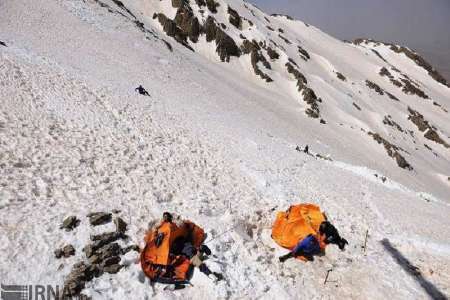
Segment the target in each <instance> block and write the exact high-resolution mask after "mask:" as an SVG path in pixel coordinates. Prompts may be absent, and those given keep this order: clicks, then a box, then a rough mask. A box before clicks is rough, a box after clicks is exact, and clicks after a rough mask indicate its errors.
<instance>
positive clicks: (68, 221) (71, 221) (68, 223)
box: [59, 216, 80, 231]
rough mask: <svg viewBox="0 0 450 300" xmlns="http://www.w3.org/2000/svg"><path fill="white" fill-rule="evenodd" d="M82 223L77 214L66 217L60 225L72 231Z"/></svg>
mask: <svg viewBox="0 0 450 300" xmlns="http://www.w3.org/2000/svg"><path fill="white" fill-rule="evenodd" d="M79 224H80V220H78V219H77V217H75V216H70V217H67V218H65V219H64V221H63V223H62V225H61V226H60V227H59V228H61V229H65V230H66V231H71V230H72V229H74V228H75V227H77V226H78V225H79Z"/></svg>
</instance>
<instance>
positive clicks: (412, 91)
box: [400, 78, 430, 99]
mask: <svg viewBox="0 0 450 300" xmlns="http://www.w3.org/2000/svg"><path fill="white" fill-rule="evenodd" d="M400 80H401V81H402V82H403V84H404V86H403V89H402V91H403V92H404V93H405V94H409V95H417V96H419V97H420V98H423V99H430V97H429V96H428V95H427V94H426V93H425V92H424V91H422V90H421V89H420V88H418V87H417V86H416V85H415V84H414V83H413V82H412V81H411V80H410V79H408V78H400Z"/></svg>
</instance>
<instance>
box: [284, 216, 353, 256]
mask: <svg viewBox="0 0 450 300" xmlns="http://www.w3.org/2000/svg"><path fill="white" fill-rule="evenodd" d="M328 244H336V245H338V247H339V249H341V250H342V251H344V250H345V245H347V244H348V242H347V240H346V239H344V238H341V236H340V235H339V233H338V231H337V229H336V227H334V226H333V224H331V223H330V222H328V221H324V222H322V224H320V227H319V232H318V233H317V234H310V235H308V236H306V237H305V238H303V239H301V240H300V241H299V242H298V243H297V245H296V246H295V247H294V249H292V251H290V252H289V253H287V254H285V255H282V256H280V257H279V260H280V262H285V261H286V260H287V259H289V258H291V257H297V256H301V257H304V258H305V259H306V260H313V259H314V258H313V256H314V255H317V254H320V253H323V251H324V250H325V247H326V246H327V245H328Z"/></svg>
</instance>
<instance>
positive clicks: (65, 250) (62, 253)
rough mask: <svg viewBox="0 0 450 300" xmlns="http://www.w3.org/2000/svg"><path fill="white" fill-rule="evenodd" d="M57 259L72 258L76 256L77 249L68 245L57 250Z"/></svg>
mask: <svg viewBox="0 0 450 300" xmlns="http://www.w3.org/2000/svg"><path fill="white" fill-rule="evenodd" d="M54 253H55V257H56V258H61V257H66V258H67V257H70V256H72V255H75V248H74V247H73V246H72V245H70V244H69V245H66V246H64V247H62V248H59V249H56V250H55V252H54Z"/></svg>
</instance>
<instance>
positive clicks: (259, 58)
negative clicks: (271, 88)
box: [250, 50, 273, 82]
mask: <svg viewBox="0 0 450 300" xmlns="http://www.w3.org/2000/svg"><path fill="white" fill-rule="evenodd" d="M250 58H251V63H252V67H253V70H254V71H255V74H256V75H258V76H260V77H261V78H262V79H264V80H265V81H266V82H272V81H273V80H272V78H270V77H269V76H268V75H267V74H266V73H264V72H263V71H262V70H261V69H260V68H259V66H258V63H259V62H261V63H262V64H263V65H264V67H265V68H266V69H269V70H270V69H271V66H270V64H269V62H268V61H267V59H266V58H265V57H264V55H263V54H262V53H261V51H259V50H253V51H252V53H251V54H250Z"/></svg>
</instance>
